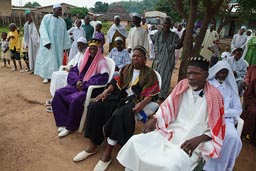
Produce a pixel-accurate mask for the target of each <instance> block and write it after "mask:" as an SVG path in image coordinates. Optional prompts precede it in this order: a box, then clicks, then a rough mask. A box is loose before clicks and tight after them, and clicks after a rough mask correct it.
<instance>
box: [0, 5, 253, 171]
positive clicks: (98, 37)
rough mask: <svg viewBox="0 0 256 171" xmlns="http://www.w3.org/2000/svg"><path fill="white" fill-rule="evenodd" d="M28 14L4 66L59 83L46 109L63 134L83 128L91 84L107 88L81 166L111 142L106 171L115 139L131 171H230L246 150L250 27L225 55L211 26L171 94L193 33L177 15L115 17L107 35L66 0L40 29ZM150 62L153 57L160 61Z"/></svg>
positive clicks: (94, 111)
mask: <svg viewBox="0 0 256 171" xmlns="http://www.w3.org/2000/svg"><path fill="white" fill-rule="evenodd" d="M25 13H26V20H27V22H26V23H25V25H24V38H23V39H22V42H20V30H19V28H17V26H16V25H15V24H14V23H11V24H10V25H9V29H10V32H9V33H6V32H3V33H2V34H1V36H2V39H1V42H0V43H1V53H2V59H3V67H8V68H9V67H10V66H11V61H12V62H13V69H12V70H13V71H15V70H17V69H18V66H19V70H20V72H25V71H30V72H31V73H33V74H35V75H38V76H40V77H41V78H42V80H43V83H48V82H50V92H51V95H52V99H50V100H47V101H46V104H47V105H49V106H51V108H49V109H47V111H48V112H53V116H54V118H55V122H56V126H57V131H58V137H60V138H61V137H65V136H67V135H69V134H71V133H72V132H73V131H75V130H77V129H78V127H79V124H80V120H81V117H82V114H83V111H84V101H85V98H86V94H87V90H88V87H89V86H91V85H106V84H107V86H106V87H105V88H104V89H99V90H98V91H94V92H93V97H94V98H95V99H94V100H93V101H92V102H91V103H90V105H89V106H88V110H87V118H86V124H85V132H84V136H85V137H86V138H87V139H89V145H88V147H86V149H85V150H83V151H81V152H80V153H78V154H77V155H76V156H75V157H74V158H73V161H74V162H79V161H82V160H85V159H87V158H88V157H89V156H91V155H94V154H96V153H97V152H98V149H99V146H100V145H101V144H102V143H103V142H104V140H106V146H105V147H104V148H103V153H102V155H101V158H100V160H99V162H98V163H97V164H96V166H95V168H94V171H105V170H107V168H108V166H109V165H110V164H111V162H112V149H113V147H114V146H116V145H120V146H121V147H122V149H121V150H120V152H119V153H118V156H117V159H118V161H119V162H120V163H121V164H122V165H123V166H124V167H125V169H126V170H127V171H129V170H131V171H146V170H147V171H150V170H152V171H155V170H162V171H164V170H177V171H178V170H180V171H183V170H192V169H193V168H194V167H195V165H196V164H197V162H198V160H199V159H200V158H201V157H203V158H204V159H205V160H206V164H205V165H204V170H206V171H223V170H230V171H231V170H232V169H233V167H234V165H235V161H236V158H237V157H238V155H239V153H240V151H241V149H242V141H241V139H240V136H239V134H238V133H237V130H236V124H237V118H239V117H241V118H242V119H243V120H244V122H245V124H244V129H243V133H242V139H243V140H244V141H246V142H251V141H253V139H254V138H256V136H255V135H256V131H255V127H256V111H255V104H256V77H255V73H256V57H255V55H256V50H255V47H256V38H255V37H253V36H252V30H250V29H248V31H247V32H246V27H245V26H242V27H241V28H240V30H239V32H238V33H237V34H235V35H234V37H233V39H232V42H231V45H230V48H229V47H226V48H225V51H224V52H223V53H221V46H220V38H219V34H218V33H217V31H215V28H214V25H210V26H209V29H208V30H207V31H206V34H205V38H204V41H203V43H202V49H201V52H200V55H199V56H197V57H192V56H191V57H190V58H189V59H188V68H187V78H186V79H184V80H182V81H180V82H179V83H178V84H177V85H176V86H175V88H174V89H173V90H172V91H170V83H171V80H172V79H171V78H172V73H173V70H174V67H175V64H176V63H177V61H178V59H179V58H180V57H181V55H182V52H181V51H180V44H181V42H182V38H183V37H184V34H185V31H184V30H185V29H184V28H183V25H182V24H177V28H176V27H174V26H173V23H172V19H171V18H170V17H166V18H164V20H163V24H162V26H161V28H156V26H155V25H152V24H148V25H147V23H146V19H145V18H143V17H142V16H141V15H140V14H138V13H133V15H132V23H133V27H132V28H130V30H129V31H127V28H126V27H125V26H124V25H122V24H121V18H120V16H118V15H116V16H114V18H113V21H114V23H113V24H112V25H111V27H110V28H109V30H108V32H107V35H104V33H103V32H102V31H101V30H102V22H101V21H98V20H97V17H96V16H94V17H93V20H92V21H91V20H90V17H89V16H85V18H84V20H83V19H80V18H79V17H78V18H77V19H76V20H75V21H72V18H71V15H70V14H69V13H68V14H67V16H66V18H65V19H63V18H62V17H61V16H62V6H61V5H60V4H55V5H53V13H52V14H47V15H45V16H44V17H43V19H42V21H41V24H40V28H39V30H38V29H37V28H36V25H35V24H34V22H33V17H32V14H31V12H30V11H26V12H25ZM245 32H246V34H245ZM105 37H106V39H105ZM106 42H107V43H108V45H109V46H108V47H109V49H107V50H105V51H108V52H109V53H108V55H107V58H111V59H112V60H113V61H114V62H115V71H116V72H115V74H114V76H113V78H110V79H109V77H110V76H111V75H110V70H111V69H113V68H109V65H108V64H107V60H106V57H104V56H103V55H104V45H105V44H106ZM229 49H230V50H229ZM65 54H68V55H67V56H68V58H67V59H66V60H67V62H66V61H65V58H64V56H65ZM21 55H22V56H23V58H24V61H25V64H26V67H27V68H25V69H23V66H22V63H21ZM147 60H152V67H149V66H147V65H146V63H147ZM16 62H18V66H17V63H16ZM63 64H64V65H65V66H62V65H63ZM156 73H159V74H160V77H161V83H162V84H161V85H162V86H161V87H160V86H159V85H160V84H159V81H160V80H159V79H158V77H157V74H156ZM108 80H111V81H110V82H108ZM170 92H171V93H170ZM242 97H243V103H244V108H242V103H241V100H240V98H242ZM151 102H158V103H159V105H160V106H159V109H158V110H157V111H156V113H155V115H153V117H150V118H151V119H148V120H147V119H146V121H147V122H146V124H145V128H144V130H143V133H142V134H139V135H134V136H133V134H134V131H135V124H136V120H135V117H134V115H136V114H138V113H141V112H142V111H143V110H144V108H145V107H146V106H147V105H148V104H149V103H151ZM174 154H175V155H174Z"/></svg>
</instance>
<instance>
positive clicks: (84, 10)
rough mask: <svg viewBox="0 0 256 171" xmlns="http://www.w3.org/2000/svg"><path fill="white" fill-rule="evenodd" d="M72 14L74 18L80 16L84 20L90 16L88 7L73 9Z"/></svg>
mask: <svg viewBox="0 0 256 171" xmlns="http://www.w3.org/2000/svg"><path fill="white" fill-rule="evenodd" d="M70 12H71V14H72V16H76V15H77V14H80V16H81V18H84V17H85V16H86V15H87V14H88V9H87V8H86V7H81V8H80V7H79V8H72V9H71V10H70Z"/></svg>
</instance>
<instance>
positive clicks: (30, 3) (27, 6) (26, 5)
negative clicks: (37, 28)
mask: <svg viewBox="0 0 256 171" xmlns="http://www.w3.org/2000/svg"><path fill="white" fill-rule="evenodd" d="M38 6H41V5H40V4H39V3H38V2H33V3H32V2H27V3H26V4H25V5H24V6H23V7H24V8H35V7H38Z"/></svg>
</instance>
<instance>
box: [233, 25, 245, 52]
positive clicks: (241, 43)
mask: <svg viewBox="0 0 256 171" xmlns="http://www.w3.org/2000/svg"><path fill="white" fill-rule="evenodd" d="M245 30H246V27H245V26H242V27H241V28H240V30H239V32H238V33H237V34H235V35H234V36H233V39H232V42H231V52H233V51H234V50H235V49H237V48H242V49H244V48H245V45H246V41H247V36H246V35H244V32H245Z"/></svg>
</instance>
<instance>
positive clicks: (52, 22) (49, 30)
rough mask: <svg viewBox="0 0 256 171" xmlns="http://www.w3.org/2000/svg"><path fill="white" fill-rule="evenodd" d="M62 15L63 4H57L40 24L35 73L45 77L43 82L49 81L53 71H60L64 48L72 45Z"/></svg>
mask: <svg viewBox="0 0 256 171" xmlns="http://www.w3.org/2000/svg"><path fill="white" fill-rule="evenodd" d="M61 15H62V7H61V5H60V4H55V5H53V14H47V15H45V16H44V17H43V20H42V22H41V25H40V29H39V33H40V36H41V37H40V48H39V51H38V53H37V59H36V65H35V71H34V73H35V74H36V75H39V76H41V77H42V78H43V83H48V81H49V79H51V77H52V73H53V72H54V71H58V69H59V67H60V65H61V64H62V61H63V50H65V49H69V48H70V45H71V42H70V39H69V37H68V33H67V30H66V23H65V21H64V20H63V19H62V18H61V17H60V16H61Z"/></svg>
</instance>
